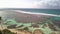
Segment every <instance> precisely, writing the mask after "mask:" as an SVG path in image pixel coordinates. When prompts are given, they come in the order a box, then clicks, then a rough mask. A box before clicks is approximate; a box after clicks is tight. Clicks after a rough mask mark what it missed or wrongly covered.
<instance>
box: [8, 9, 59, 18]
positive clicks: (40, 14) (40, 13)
mask: <svg viewBox="0 0 60 34" xmlns="http://www.w3.org/2000/svg"><path fill="white" fill-rule="evenodd" d="M8 11H9V10H8ZM10 11H16V12H20V13H26V14H36V15H46V16H55V17H60V15H55V14H47V13H34V12H27V11H22V10H10Z"/></svg>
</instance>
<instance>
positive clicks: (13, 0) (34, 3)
mask: <svg viewBox="0 0 60 34" xmlns="http://www.w3.org/2000/svg"><path fill="white" fill-rule="evenodd" d="M0 8H47V9H48V8H51V9H52V8H53V9H60V0H0Z"/></svg>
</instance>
